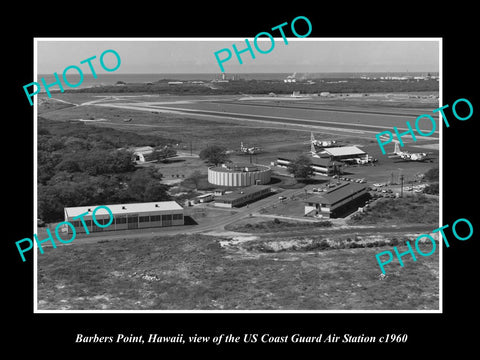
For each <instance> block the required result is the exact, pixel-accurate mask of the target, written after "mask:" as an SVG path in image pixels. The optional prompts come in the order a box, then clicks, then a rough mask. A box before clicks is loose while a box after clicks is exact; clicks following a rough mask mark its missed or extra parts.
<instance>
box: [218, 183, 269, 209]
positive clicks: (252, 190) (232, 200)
mask: <svg viewBox="0 0 480 360" xmlns="http://www.w3.org/2000/svg"><path fill="white" fill-rule="evenodd" d="M271 191H272V190H271V188H270V186H268V185H253V186H249V187H246V188H243V189H237V190H234V191H232V192H230V193H228V194H227V193H226V194H225V195H222V196H219V197H216V198H215V206H218V207H226V208H232V207H241V206H244V205H246V204H248V203H251V202H253V201H256V200H258V199H261V198H263V197H266V196H268V195H269V194H270V193H271Z"/></svg>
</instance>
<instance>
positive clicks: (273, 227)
mask: <svg viewBox="0 0 480 360" xmlns="http://www.w3.org/2000/svg"><path fill="white" fill-rule="evenodd" d="M332 226H333V223H332V222H331V221H328V220H325V221H312V222H306V221H297V222H295V221H286V220H280V219H278V218H274V219H273V220H268V221H260V222H255V223H246V224H232V225H227V227H226V229H228V230H230V231H238V232H253V233H255V232H259V233H263V232H276V231H284V230H289V229H298V228H317V227H319V228H327V227H332Z"/></svg>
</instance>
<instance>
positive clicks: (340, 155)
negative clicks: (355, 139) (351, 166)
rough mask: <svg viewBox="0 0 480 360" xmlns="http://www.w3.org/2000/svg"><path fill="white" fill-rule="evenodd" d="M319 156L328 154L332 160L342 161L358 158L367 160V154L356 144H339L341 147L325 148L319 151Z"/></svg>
mask: <svg viewBox="0 0 480 360" xmlns="http://www.w3.org/2000/svg"><path fill="white" fill-rule="evenodd" d="M319 155H320V156H328V157H330V159H331V160H334V161H343V160H351V159H359V160H363V161H368V160H369V156H368V154H367V153H366V152H365V151H363V150H361V149H359V148H358V147H356V146H341V147H331V148H325V149H323V151H322V152H320V153H319Z"/></svg>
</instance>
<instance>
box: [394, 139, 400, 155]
mask: <svg viewBox="0 0 480 360" xmlns="http://www.w3.org/2000/svg"><path fill="white" fill-rule="evenodd" d="M393 152H394V153H398V152H400V146H399V145H398V141H395V148H394V150H393Z"/></svg>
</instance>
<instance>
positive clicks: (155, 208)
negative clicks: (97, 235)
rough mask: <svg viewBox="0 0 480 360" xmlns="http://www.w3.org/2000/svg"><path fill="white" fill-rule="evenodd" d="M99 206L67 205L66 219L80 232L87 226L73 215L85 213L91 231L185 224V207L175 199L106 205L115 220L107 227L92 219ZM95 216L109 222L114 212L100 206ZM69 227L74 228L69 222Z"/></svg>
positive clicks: (105, 222) (99, 219) (99, 220)
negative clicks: (102, 226)
mask: <svg viewBox="0 0 480 360" xmlns="http://www.w3.org/2000/svg"><path fill="white" fill-rule="evenodd" d="M97 206H98V205H96V206H77V207H66V208H65V209H64V213H65V221H68V222H70V223H71V224H72V225H73V226H74V228H75V231H76V232H78V233H85V232H86V231H85V227H84V225H83V224H82V220H81V218H77V219H76V220H75V219H74V218H75V217H78V216H79V215H81V214H84V213H87V214H86V215H84V216H83V217H82V218H83V220H84V221H85V226H86V227H87V228H88V230H89V231H90V232H98V231H111V230H127V229H142V228H149V227H166V226H178V225H184V209H183V207H182V206H181V205H179V204H178V203H177V202H176V201H157V202H148V203H133V204H114V205H103V206H107V207H108V208H109V209H110V211H111V212H112V214H113V221H112V223H111V224H110V225H109V226H107V227H104V228H101V227H99V226H97V225H96V224H95V222H94V221H93V212H94V211H95V208H96V207H97ZM95 219H96V221H97V222H98V223H99V224H101V225H106V224H108V223H109V221H110V219H111V216H110V214H109V213H108V212H107V210H105V209H99V210H98V211H96V212H95ZM67 229H68V231H71V230H70V227H69V226H67Z"/></svg>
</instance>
